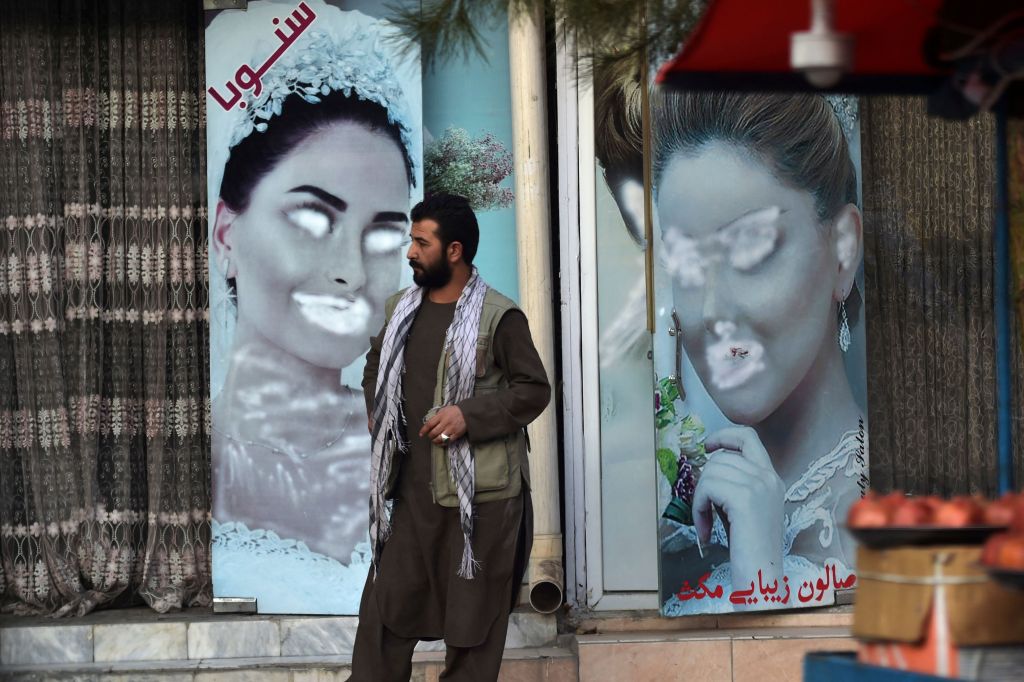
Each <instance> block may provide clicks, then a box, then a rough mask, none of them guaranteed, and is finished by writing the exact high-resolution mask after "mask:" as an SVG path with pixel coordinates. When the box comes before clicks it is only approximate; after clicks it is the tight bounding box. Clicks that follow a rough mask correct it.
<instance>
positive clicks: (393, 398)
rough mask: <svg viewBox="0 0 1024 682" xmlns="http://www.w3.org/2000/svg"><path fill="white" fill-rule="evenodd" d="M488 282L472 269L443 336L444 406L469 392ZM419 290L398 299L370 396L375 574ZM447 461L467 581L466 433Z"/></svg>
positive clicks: (469, 501) (387, 521) (387, 526)
mask: <svg viewBox="0 0 1024 682" xmlns="http://www.w3.org/2000/svg"><path fill="white" fill-rule="evenodd" d="M486 293H487V284H486V283H485V282H484V280H483V278H482V277H480V274H479V272H477V270H476V268H473V274H472V275H471V276H470V278H469V282H467V283H466V287H465V288H464V289H463V290H462V294H461V295H460V296H459V300H458V303H456V304H455V318H454V319H453V320H452V324H451V326H450V327H448V331H447V333H446V334H445V339H444V348H443V349H442V357H444V353H445V352H446V351H448V350H450V351H451V359H450V361H449V363H448V368H447V372H446V374H445V385H444V396H443V398H444V404H445V405H455V404H457V403H458V402H459V401H462V400H465V399H466V398H469V397H470V396H472V395H473V387H474V384H475V382H476V342H477V336H478V335H479V332H480V314H481V312H482V311H483V305H484V296H485V295H486ZM425 295H426V294H425V292H424V290H423V289H421V288H420V287H417V286H412V287H409V288H408V289H407V290H406V291H405V293H404V294H403V295H402V297H401V298H400V299H399V301H398V305H397V306H396V307H395V312H394V313H393V314H392V316H391V319H390V321H389V322H388V325H387V329H386V331H385V332H384V343H383V344H382V346H381V354H380V369H379V370H378V373H377V389H376V392H375V393H374V398H373V450H372V454H371V459H370V539H371V542H372V543H373V567H374V576H376V575H377V571H378V570H379V568H380V556H381V552H382V551H383V550H384V543H385V542H387V539H388V536H389V535H390V534H391V505H390V503H389V501H388V500H387V499H386V497H387V490H386V487H387V482H388V479H389V478H390V474H391V467H392V466H394V458H395V450H399V451H401V452H406V451H407V450H408V443H406V442H405V437H404V433H403V429H404V427H405V415H404V414H402V391H403V387H402V374H403V372H404V370H405V342H406V340H407V339H408V338H409V331H410V330H411V329H412V323H413V320H415V319H416V311H418V310H419V307H420V303H421V302H422V301H423V297H424V296H425ZM447 449H448V465H449V470H450V471H451V476H452V481H453V483H454V484H455V490H456V494H457V495H458V500H459V521H460V523H461V526H462V537H463V542H464V545H463V550H462V563H461V564H460V566H459V570H458V575H459V576H461V577H463V578H466V579H472V578H473V576H474V575H475V573H476V571H477V569H478V568H479V567H480V563H479V562H478V561H477V560H476V559H474V558H473V545H472V537H473V493H474V490H475V481H474V479H475V471H474V467H473V453H472V451H471V450H470V447H469V441H468V440H467V439H466V437H465V436H463V437H462V438H459V439H458V440H450V441H448V447H447Z"/></svg>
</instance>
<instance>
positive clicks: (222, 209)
mask: <svg viewBox="0 0 1024 682" xmlns="http://www.w3.org/2000/svg"><path fill="white" fill-rule="evenodd" d="M237 218H238V214H237V213H235V212H234V211H232V210H231V209H230V208H228V207H227V204H225V203H224V200H223V199H218V200H217V213H216V217H215V218H214V223H213V253H214V255H215V256H216V259H217V267H218V268H219V269H220V271H221V274H223V275H224V277H226V278H227V279H233V278H234V277H235V276H237V274H238V266H237V264H236V263H235V262H234V259H233V258H232V251H231V242H232V238H233V237H234V232H233V227H234V223H235V219H237Z"/></svg>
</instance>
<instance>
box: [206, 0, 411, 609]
mask: <svg viewBox="0 0 1024 682" xmlns="http://www.w3.org/2000/svg"><path fill="white" fill-rule="evenodd" d="M393 32H394V29H393V28H392V27H391V26H390V25H389V24H387V23H386V22H384V21H381V20H378V19H374V18H371V17H369V16H366V15H365V14H362V13H360V12H357V11H344V10H342V9H339V8H338V7H335V6H332V5H329V4H327V3H325V2H323V1H322V0H304V1H303V2H270V1H268V2H263V1H259V0H257V1H254V2H250V3H249V5H248V10H247V11H244V12H243V11H225V12H221V13H219V14H217V15H216V16H215V17H214V18H213V20H212V21H211V22H210V24H209V26H208V28H207V32H206V44H207V52H206V75H207V84H208V86H209V89H208V93H209V97H208V99H207V112H208V171H209V196H210V204H211V207H213V206H215V207H216V208H215V209H214V211H213V213H214V215H213V216H212V217H211V220H210V225H211V234H210V288H211V294H210V299H211V321H210V329H211V359H210V361H211V398H212V410H211V414H212V422H213V423H212V427H213V433H212V443H213V453H212V454H213V469H214V473H213V494H214V509H213V516H214V538H213V577H214V595H215V596H218V597H255V598H256V599H257V604H258V607H259V610H260V612H264V613H335V614H345V613H356V612H357V610H358V605H359V597H360V593H361V591H362V587H363V583H364V581H365V578H366V574H367V570H368V567H369V561H370V557H369V552H370V548H369V545H368V542H367V541H368V535H367V533H368V516H367V499H368V497H369V479H370V477H369V450H370V439H369V434H368V432H367V428H366V408H365V401H364V396H363V394H362V392H361V391H360V390H359V388H358V379H356V380H352V379H351V378H349V376H348V375H347V376H346V379H347V381H345V382H343V381H342V371H343V370H345V369H346V368H349V371H350V372H351V367H352V366H353V365H354V364H358V363H359V362H360V361H361V359H362V357H363V356H364V355H365V353H366V351H367V349H368V348H369V338H370V336H371V335H373V334H376V333H377V331H378V330H379V329H380V328H381V326H382V324H383V320H384V302H385V300H386V298H387V297H388V296H389V295H391V294H392V293H394V292H395V291H397V290H398V289H399V288H401V286H403V285H404V284H405V283H406V280H408V279H409V278H410V274H409V271H408V268H407V267H405V259H404V252H405V245H406V244H407V234H408V229H409V217H408V216H409V209H410V206H411V205H412V203H414V202H415V201H418V200H419V197H420V194H421V192H422V189H421V188H422V186H423V183H422V143H421V129H422V123H421V93H420V80H421V74H420V64H419V59H418V57H417V56H416V54H415V53H412V52H409V51H404V52H402V51H400V47H399V45H398V43H396V42H394V41H391V40H389V36H392V35H393ZM348 383H351V384H352V385H351V386H350V385H347V384H348Z"/></svg>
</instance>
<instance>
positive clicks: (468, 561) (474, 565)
mask: <svg viewBox="0 0 1024 682" xmlns="http://www.w3.org/2000/svg"><path fill="white" fill-rule="evenodd" d="M480 565H481V564H480V562H479V561H477V560H476V558H475V557H474V556H473V545H472V543H470V541H469V538H466V542H465V544H464V545H463V546H462V563H461V564H459V570H458V576H459V577H460V578H465V579H466V580H472V579H473V578H474V577H475V576H476V574H477V571H479V570H480Z"/></svg>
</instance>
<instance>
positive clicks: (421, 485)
mask: <svg viewBox="0 0 1024 682" xmlns="http://www.w3.org/2000/svg"><path fill="white" fill-rule="evenodd" d="M455 305H456V304H455V303H450V304H438V303H432V302H431V301H430V300H429V299H427V298H425V299H424V301H423V303H422V305H421V306H420V308H419V311H418V312H417V314H416V319H415V320H414V322H413V325H412V328H411V330H410V333H409V339H408V341H407V343H406V345H405V368H406V369H405V375H404V377H403V379H404V396H403V398H404V400H403V409H404V411H405V416H406V420H407V428H406V438H407V442H408V443H409V451H408V453H407V454H405V455H399V456H398V459H397V460H396V463H395V464H396V466H398V467H400V469H399V471H400V473H399V479H398V484H397V486H396V492H395V502H394V512H393V515H392V534H391V537H390V538H389V539H388V542H387V544H386V545H385V547H384V551H383V554H382V555H381V561H380V571H379V574H378V576H377V579H376V581H374V580H372V576H371V579H370V580H368V581H367V585H366V590H367V591H370V592H371V594H365V593H364V601H365V600H366V599H367V598H372V599H375V601H376V604H377V607H378V612H379V615H380V618H381V620H382V622H383V624H384V625H385V627H387V629H388V630H390V631H391V632H393V633H394V634H395V635H398V636H399V637H403V638H410V639H412V638H415V639H441V638H443V639H444V640H445V642H446V643H447V644H448V645H449V646H454V647H474V646H478V645H480V644H481V643H483V641H484V639H485V638H486V637H487V635H488V632H489V631H490V630H491V626H492V625H493V624H494V622H495V619H497V618H506V619H507V617H508V612H509V609H510V607H511V605H512V603H513V600H514V595H517V594H518V589H519V584H520V582H521V581H522V575H523V571H524V570H525V563H526V559H527V557H528V556H529V543H530V542H531V540H532V518H531V510H530V505H529V503H528V500H529V498H528V491H527V487H526V486H525V485H524V486H523V490H524V494H523V495H520V496H517V497H514V498H511V499H507V500H499V501H496V502H487V503H482V504H477V505H475V508H476V514H477V516H476V517H475V520H474V529H473V550H474V554H475V556H476V558H477V559H478V560H479V561H480V562H481V569H480V571H479V572H478V573H477V575H476V577H475V578H474V579H472V580H466V579H463V578H460V577H459V576H458V575H456V571H457V570H458V566H459V562H460V561H461V558H462V548H463V536H462V529H461V527H460V524H459V511H458V509H457V508H446V507H442V506H440V505H438V504H436V503H435V502H434V500H433V495H432V492H431V479H430V477H431V454H430V445H431V443H430V441H429V439H427V438H426V437H420V436H419V430H420V428H421V427H422V425H423V421H424V418H425V417H426V415H427V413H428V412H429V411H430V409H431V408H432V407H434V405H433V404H432V401H433V397H434V389H435V383H436V380H437V367H438V363H439V362H440V359H441V351H442V346H443V345H444V338H445V333H446V331H447V329H448V327H449V326H450V325H451V323H452V320H453V317H454V314H455ZM382 342H383V332H382V333H381V334H380V335H378V336H377V337H376V338H374V339H373V340H372V343H371V349H370V353H369V355H368V356H367V370H366V374H365V377H366V378H365V380H364V384H363V388H364V391H365V392H366V396H367V402H368V403H369V402H370V401H371V400H372V397H371V396H372V395H373V392H374V388H375V385H376V375H377V367H378V363H379V358H380V347H381V343H382ZM492 343H493V352H494V357H495V362H496V364H497V365H498V366H499V367H500V368H501V369H502V371H503V372H504V373H505V376H506V379H507V380H508V381H509V387H508V388H507V389H503V390H499V391H496V392H494V393H491V394H487V395H482V396H473V397H471V398H468V399H466V400H465V401H463V402H461V403H459V407H460V408H461V410H462V413H463V415H464V417H465V420H466V427H467V435H468V437H469V439H470V443H473V442H475V441H485V440H489V439H492V438H495V437H497V436H500V435H503V434H507V433H513V432H515V430H516V429H518V428H522V427H523V426H524V425H526V424H528V423H529V422H530V421H532V420H533V419H534V418H535V417H536V415H537V413H538V412H539V411H540V409H542V408H543V406H544V405H546V404H547V401H548V399H549V396H550V387H549V385H548V382H547V377H546V374H545V372H544V367H543V365H542V364H541V361H540V357H539V356H538V355H537V351H536V349H535V348H534V346H533V343H532V341H531V339H530V331H529V326H528V324H527V321H526V316H525V315H523V313H522V312H521V311H519V310H510V311H509V312H507V313H505V315H504V317H503V318H502V319H501V321H500V322H499V324H498V326H497V330H496V333H495V336H494V339H493V341H492ZM538 405H539V406H540V407H539V408H538ZM369 411H370V410H369V409H368V412H369ZM503 639H504V636H502V640H503Z"/></svg>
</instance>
